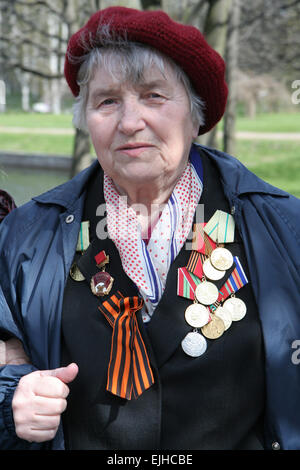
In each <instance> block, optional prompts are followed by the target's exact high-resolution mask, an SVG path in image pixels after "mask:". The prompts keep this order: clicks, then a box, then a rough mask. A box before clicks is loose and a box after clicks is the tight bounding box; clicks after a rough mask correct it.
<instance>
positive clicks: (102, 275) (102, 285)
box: [91, 271, 114, 297]
mask: <svg viewBox="0 0 300 470" xmlns="http://www.w3.org/2000/svg"><path fill="white" fill-rule="evenodd" d="M113 281H114V279H113V277H111V275H110V274H109V273H107V272H106V271H100V272H98V273H97V274H95V275H94V276H93V277H92V279H91V290H92V292H93V294H94V295H96V296H97V297H101V296H103V295H108V294H109V293H110V290H111V288H112V285H113Z"/></svg>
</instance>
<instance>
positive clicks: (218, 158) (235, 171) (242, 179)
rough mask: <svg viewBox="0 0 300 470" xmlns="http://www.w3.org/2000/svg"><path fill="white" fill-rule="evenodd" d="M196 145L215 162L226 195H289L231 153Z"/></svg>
mask: <svg viewBox="0 0 300 470" xmlns="http://www.w3.org/2000/svg"><path fill="white" fill-rule="evenodd" d="M196 146H197V148H198V149H199V150H200V152H201V150H202V151H203V152H204V153H206V154H207V155H208V156H209V157H210V158H212V160H213V161H214V162H215V163H216V165H217V167H218V169H219V171H220V175H221V179H222V183H223V187H224V192H225V194H226V195H230V196H241V195H243V194H249V193H262V194H270V195H272V196H282V197H288V196H289V194H288V193H286V192H285V191H283V190H281V189H279V188H276V187H275V186H272V185H271V184H269V183H267V182H265V181H263V180H262V179H260V178H259V177H258V176H256V175H255V174H254V173H252V172H251V171H250V170H248V169H247V168H246V167H245V166H244V165H243V164H242V163H241V162H240V161H239V160H237V159H236V158H234V157H232V156H231V155H228V154H227V153H225V152H221V151H219V150H215V149H212V148H209V147H206V146H204V145H199V144H196ZM204 184H205V182H204ZM230 199H231V198H230Z"/></svg>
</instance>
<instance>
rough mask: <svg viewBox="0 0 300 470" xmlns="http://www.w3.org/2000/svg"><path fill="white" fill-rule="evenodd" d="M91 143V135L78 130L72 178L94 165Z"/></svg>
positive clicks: (75, 138) (74, 148)
mask: <svg viewBox="0 0 300 470" xmlns="http://www.w3.org/2000/svg"><path fill="white" fill-rule="evenodd" d="M92 160H93V157H92V155H91V142H90V138H89V135H88V134H87V133H86V132H84V131H81V130H79V129H76V134H75V137H74V147H73V158H72V166H71V175H70V176H71V178H72V177H73V176H75V175H76V174H77V173H79V172H80V171H82V170H84V169H85V168H87V167H88V166H89V165H90V164H91V163H92Z"/></svg>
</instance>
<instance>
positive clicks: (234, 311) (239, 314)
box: [223, 297, 247, 321]
mask: <svg viewBox="0 0 300 470" xmlns="http://www.w3.org/2000/svg"><path fill="white" fill-rule="evenodd" d="M223 306H224V308H225V309H226V310H228V311H229V312H230V315H231V318H232V321H239V320H242V318H244V316H245V315H246V313H247V307H246V304H245V302H243V301H242V300H241V299H238V298H237V297H230V298H229V299H227V300H225V302H224V304H223Z"/></svg>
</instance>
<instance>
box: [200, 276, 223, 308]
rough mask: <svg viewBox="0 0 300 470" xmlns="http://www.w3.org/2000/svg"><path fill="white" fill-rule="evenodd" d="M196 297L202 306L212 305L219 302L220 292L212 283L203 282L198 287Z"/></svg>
mask: <svg viewBox="0 0 300 470" xmlns="http://www.w3.org/2000/svg"><path fill="white" fill-rule="evenodd" d="M195 296H196V299H197V300H198V302H200V304H203V305H211V304H213V303H214V302H216V301H217V300H218V297H219V291H218V288H217V286H215V285H214V284H213V283H212V282H208V281H203V282H201V283H200V284H198V285H197V287H196V289H195Z"/></svg>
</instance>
